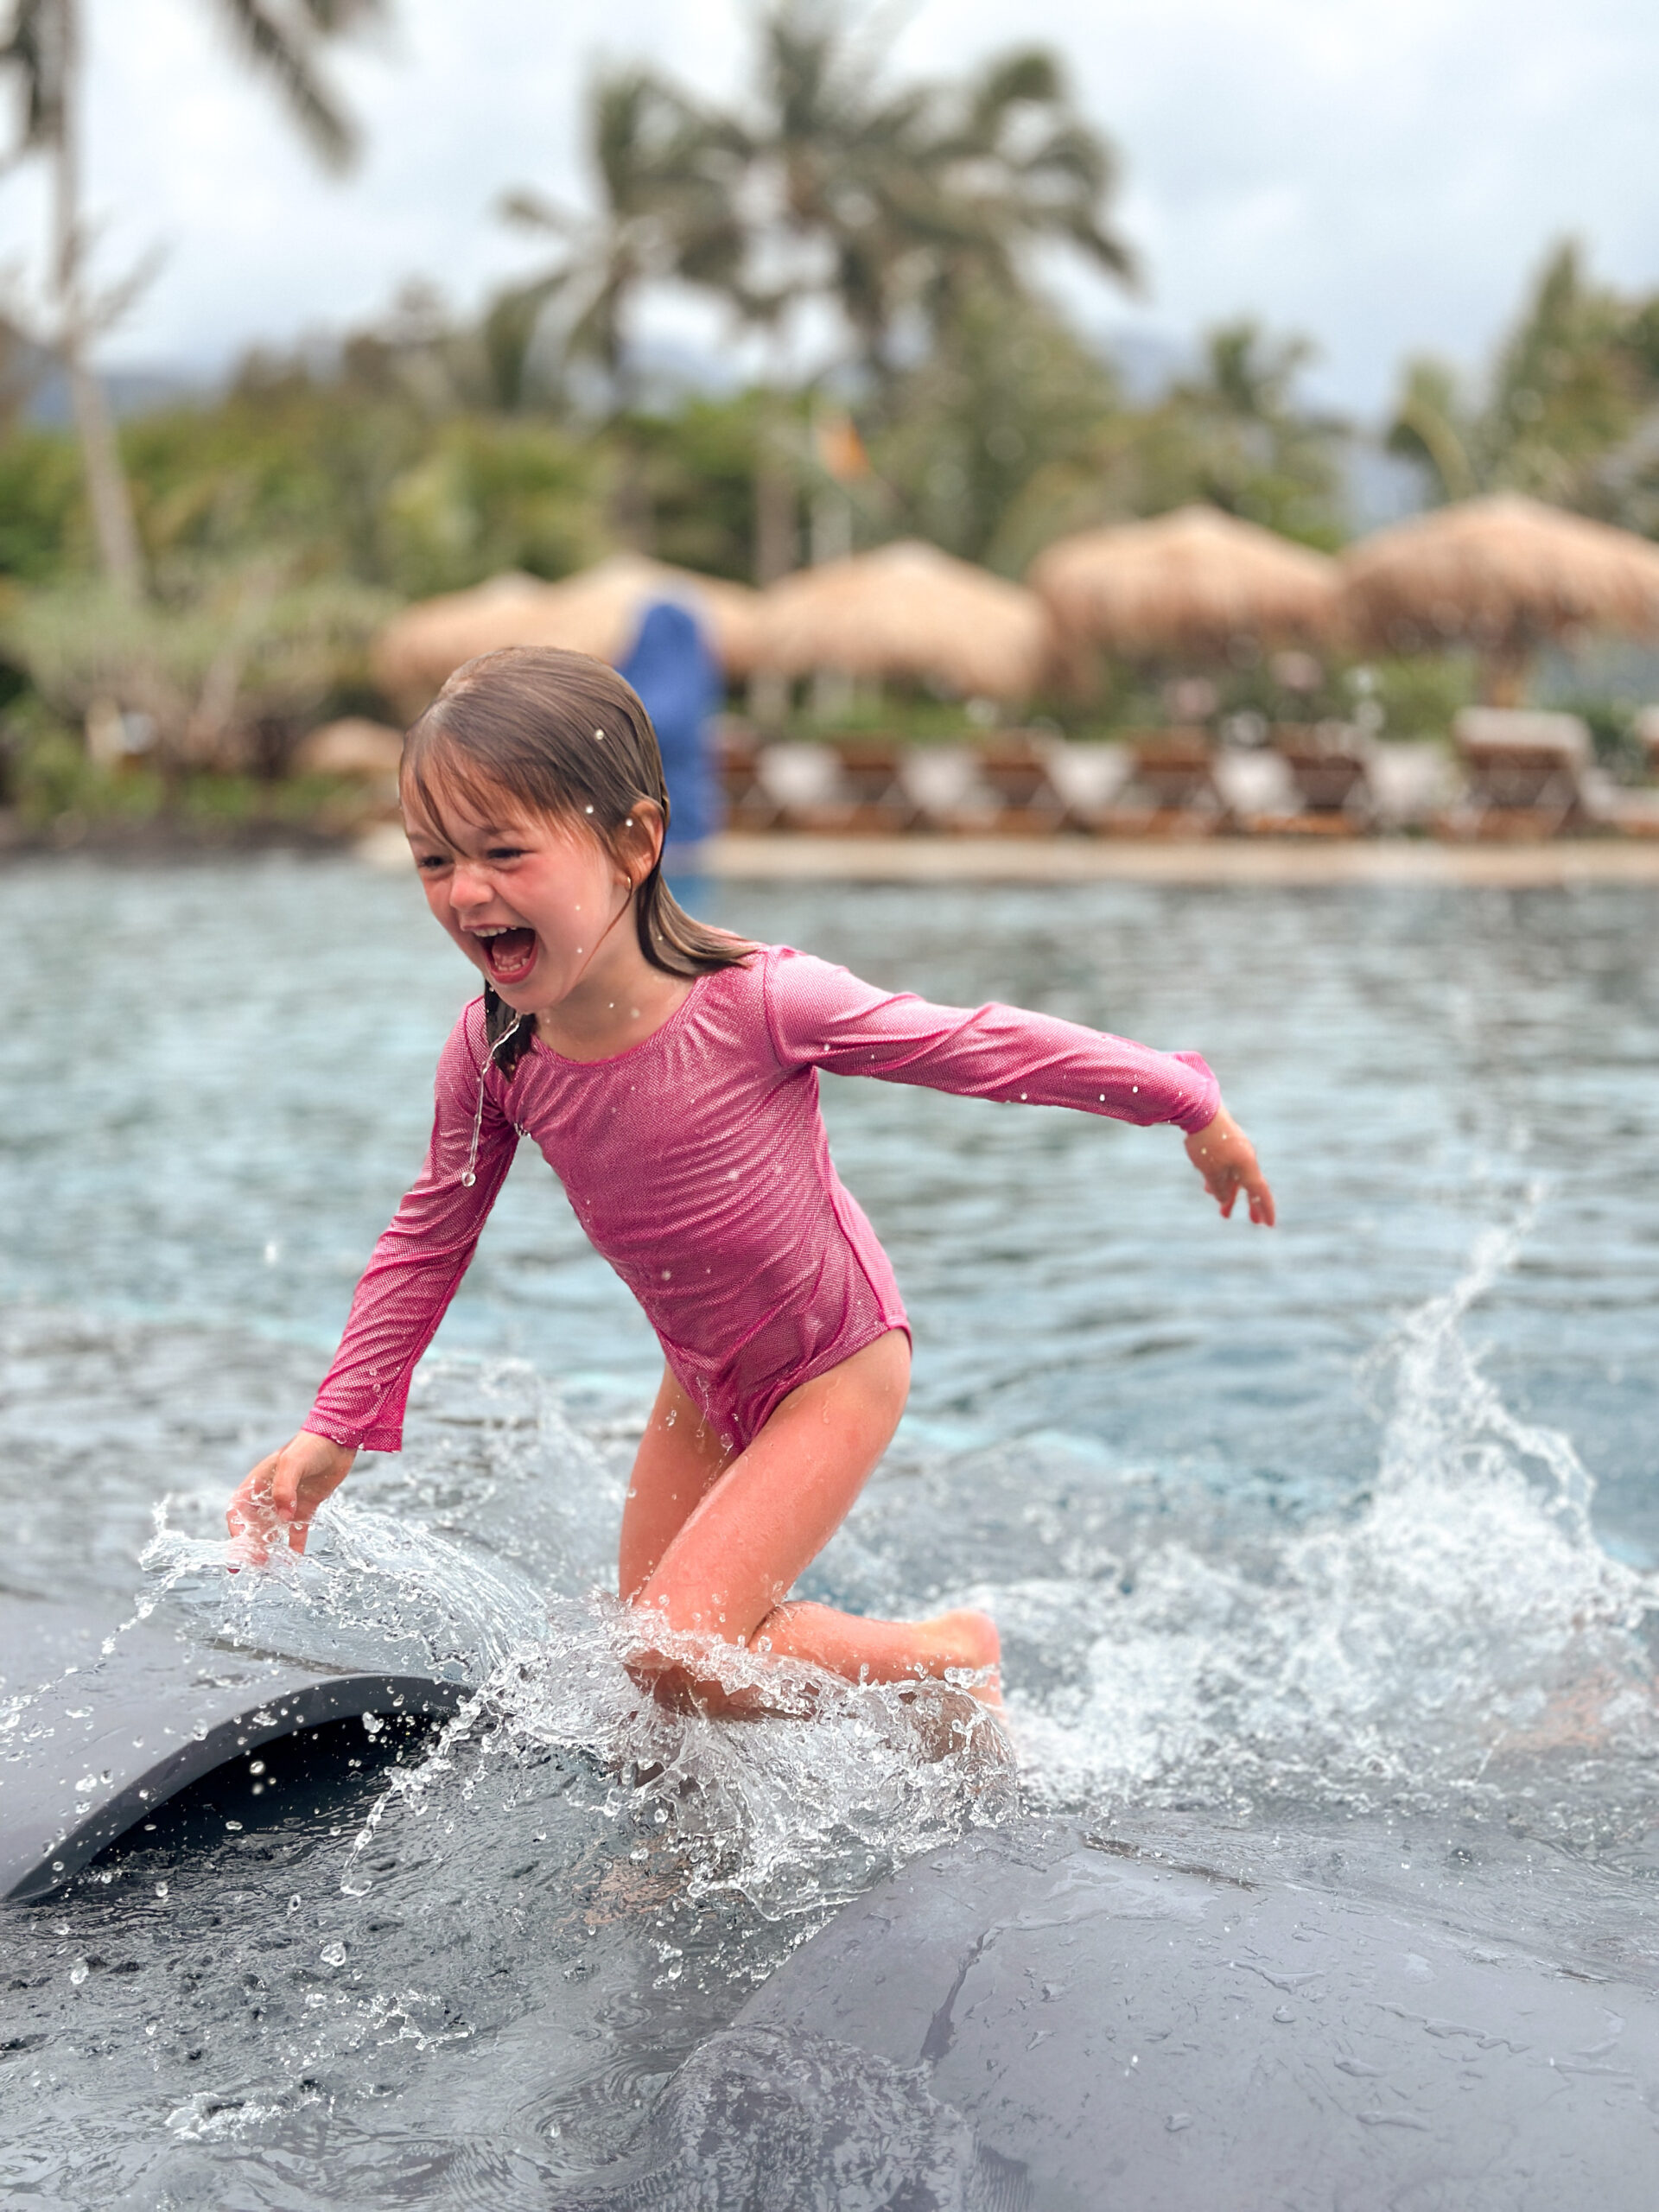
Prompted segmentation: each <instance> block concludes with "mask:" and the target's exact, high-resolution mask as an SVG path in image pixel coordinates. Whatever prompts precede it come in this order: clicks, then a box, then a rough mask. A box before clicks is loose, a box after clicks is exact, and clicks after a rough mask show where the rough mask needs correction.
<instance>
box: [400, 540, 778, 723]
mask: <svg viewBox="0 0 1659 2212" xmlns="http://www.w3.org/2000/svg"><path fill="white" fill-rule="evenodd" d="M659 599H667V600H673V601H677V603H678V604H680V605H682V606H684V607H690V609H691V611H692V612H693V613H695V614H696V615H697V616H698V617H699V618H700V619H701V620H702V626H703V629H704V632H705V633H706V635H707V637H708V639H709V645H710V646H711V647H712V649H713V651H714V653H715V658H717V659H718V660H719V661H720V662H721V665H722V666H723V667H724V668H725V669H726V670H727V671H728V673H730V674H732V675H742V674H744V673H746V672H747V670H748V669H749V667H750V666H751V665H752V664H753V652H754V637H755V627H756V607H757V605H758V601H759V594H757V593H755V592H752V591H750V590H748V589H747V588H746V587H745V586H744V585H742V584H734V583H727V582H724V581H723V580H721V578H719V577H715V576H700V575H695V574H693V572H692V571H691V570H690V569H673V568H670V567H668V566H667V565H666V564H665V563H663V562H660V561H647V560H645V558H644V557H643V556H641V555H639V554H637V553H619V554H616V555H614V556H613V557H612V558H611V559H610V560H608V561H601V563H599V564H598V566H597V567H596V568H592V569H583V570H582V573H581V575H575V576H567V577H566V578H565V579H564V581H563V582H562V583H556V584H547V583H543V582H539V581H538V580H537V578H536V577H534V576H524V575H505V576H496V577H493V578H492V580H491V581H490V582H488V583H486V584H480V585H479V586H478V587H477V588H475V589H474V590H472V591H458V592H451V593H449V594H447V595H446V596H445V597H443V598H442V599H428V600H423V601H420V602H419V603H418V604H417V605H416V606H414V607H405V608H404V611H403V613H401V614H397V615H394V616H393V618H392V620H391V621H390V622H388V623H387V625H386V626H385V629H384V630H382V632H380V635H379V637H378V639H376V641H375V649H374V672H375V676H376V677H377V679H378V682H379V683H381V684H382V685H383V686H384V687H385V690H387V691H388V692H390V693H391V695H392V696H394V697H395V698H397V699H399V700H402V701H405V702H413V701H419V702H424V701H425V700H427V699H429V698H430V697H431V696H432V694H433V693H434V692H435V690H437V688H438V686H439V685H440V684H441V683H442V682H443V680H444V678H445V677H447V676H448V675H449V674H450V673H451V671H453V670H454V669H457V668H459V667H460V666H461V663H462V662H463V661H466V660H471V659H473V658H474V656H475V655H477V654H479V653H487V652H494V651H495V649H496V648H497V647H498V646H499V645H563V646H564V647H565V648H566V649H567V650H568V651H569V652H579V653H591V654H592V655H593V656H594V658H595V659H596V660H607V661H610V662H612V663H613V664H614V663H617V662H620V661H621V660H623V659H625V658H626V656H627V652H628V649H629V647H630V646H631V645H632V643H633V640H634V638H635V636H636V634H637V633H638V631H639V620H640V617H641V616H642V615H643V614H644V613H645V609H646V607H649V606H650V605H651V604H652V601H654V600H659Z"/></svg>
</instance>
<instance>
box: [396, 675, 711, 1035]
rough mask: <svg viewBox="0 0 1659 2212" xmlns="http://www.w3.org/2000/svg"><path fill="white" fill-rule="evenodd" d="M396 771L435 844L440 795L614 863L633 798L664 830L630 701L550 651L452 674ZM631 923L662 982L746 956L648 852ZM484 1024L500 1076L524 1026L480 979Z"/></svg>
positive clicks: (605, 678)
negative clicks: (502, 814)
mask: <svg viewBox="0 0 1659 2212" xmlns="http://www.w3.org/2000/svg"><path fill="white" fill-rule="evenodd" d="M400 779H401V780H402V782H403V784H404V788H405V790H407V791H410V793H411V794H412V796H413V797H414V798H416V799H417V800H418V801H419V804H420V809H421V811H422V813H423V815H424V816H425V817H426V818H427V820H428V821H429V823H431V824H432V826H433V828H434V829H436V830H437V831H438V832H439V834H440V835H442V836H447V835H448V833H447V831H446V830H445V828H444V803H445V800H446V799H448V800H449V801H450V802H451V803H453V802H454V800H456V799H459V800H461V801H462V802H463V803H464V804H467V806H469V807H473V808H475V809H477V810H479V811H480V813H482V814H486V815H487V810H488V807H489V804H490V801H491V799H492V798H493V796H494V795H495V794H497V793H499V792H501V791H505V792H506V793H507V794H508V796H509V797H510V798H513V799H516V800H517V801H518V804H520V805H521V806H524V807H526V808H529V809H530V810H531V811H533V812H535V813H538V814H550V815H554V816H556V817H561V818H563V819H567V820H569V821H571V822H574V823H578V824H579V825H581V826H582V827H584V828H586V829H591V830H592V831H593V833H594V836H596V837H597V838H598V839H599V841H600V842H601V844H602V845H604V846H605V847H606V848H607V849H608V850H610V851H612V852H614V853H615V854H616V855H617V856H618V858H619V859H620V857H621V840H622V836H623V833H624V832H625V831H626V829H627V828H628V827H629V824H630V822H631V819H632V815H633V810H634V808H635V806H636V804H638V803H639V801H640V800H642V799H649V800H651V801H652V803H653V804H655V805H656V806H657V807H658V810H660V812H661V814H662V817H663V826H664V829H666V828H667V826H668V785H667V783H666V782H665V780H664V776H663V756H662V753H661V752H660V751H659V749H658V744H657V733H656V731H655V730H654V729H652V726H651V716H650V715H648V714H647V713H646V712H645V708H644V706H643V705H642V704H641V702H640V700H639V695H638V694H637V693H636V692H635V691H634V690H632V687H631V686H630V685H628V684H626V683H624V682H623V681H622V678H621V677H620V676H619V675H618V674H617V673H616V671H615V670H614V669H611V668H607V666H606V665H605V664H604V662H603V661H598V660H590V659H589V658H588V655H587V654H586V653H570V652H560V651H558V650H557V649H556V648H555V647H553V646H550V645H507V646H505V647H503V648H502V649H501V651H499V652H493V653H481V654H480V656H479V658H477V659H476V660H469V661H467V662H466V663H465V664H464V665H463V666H461V667H460V668H458V669H457V670H456V671H455V672H454V675H453V676H452V677H450V678H449V680H448V683H446V684H445V685H444V687H443V689H442V691H440V692H439V694H438V696H437V697H436V698H435V700H434V701H433V702H432V703H431V705H430V706H429V708H428V709H427V710H426V712H425V713H424V714H423V715H422V716H421V717H420V719H419V721H416V723H415V725H414V726H413V728H411V729H410V732H409V734H408V735H407V737H405V739H404V758H403V766H402V768H401V770H400ZM633 918H634V926H635V927H636V929H637V930H638V931H639V950H640V951H641V952H642V953H644V955H645V958H646V959H647V960H648V961H649V962H650V963H651V965H652V967H653V968H658V969H661V970H662V971H663V973H664V975H669V976H706V975H709V974H710V973H712V972H713V970H715V969H717V968H736V967H740V966H741V964H742V963H743V962H744V961H745V960H747V959H748V958H749V957H750V956H751V954H752V953H753V950H754V947H753V945H752V944H748V943H747V942H746V940H745V939H743V938H737V937H734V936H732V935H731V933H730V932H729V931H726V930H716V929H711V928H710V927H709V925H708V924H707V923H706V922H699V921H696V920H695V919H694V918H693V917H692V916H691V915H690V914H688V913H687V912H686V911H685V909H684V908H683V906H681V905H680V903H679V901H678V900H677V899H676V898H675V897H674V894H673V893H672V892H671V891H670V889H669V888H668V886H667V885H666V884H665V883H664V881H663V876H662V855H661V853H660V852H659V853H658V857H657V860H656V861H655V863H654V864H653V866H652V870H651V873H650V874H649V875H647V876H646V877H645V880H644V881H643V882H642V883H641V884H640V885H639V888H638V889H637V891H636V892H635V893H634V906H633ZM484 1020H485V1033H486V1037H487V1039H488V1040H489V1043H490V1046H491V1047H492V1053H491V1057H492V1058H493V1060H494V1061H495V1064H496V1065H497V1066H498V1067H499V1068H500V1069H502V1070H503V1071H505V1072H507V1073H511V1071H512V1069H513V1067H514V1066H515V1065H517V1063H518V1060H519V1058H521V1057H522V1055H523V1054H524V1052H527V1051H528V1050H529V1049H530V1045H531V1039H532V1037H533V1035H534V1032H535V1025H534V1023H533V1022H530V1021H525V1020H520V1018H519V1017H518V1014H516V1013H515V1012H514V1011H513V1009H512V1007H510V1006H508V1005H507V1004H506V1003H505V1001H503V1000H502V999H500V998H499V997H498V996H497V995H496V993H495V991H494V990H493V988H492V987H491V985H490V984H489V983H488V982H486V984H485V986H484Z"/></svg>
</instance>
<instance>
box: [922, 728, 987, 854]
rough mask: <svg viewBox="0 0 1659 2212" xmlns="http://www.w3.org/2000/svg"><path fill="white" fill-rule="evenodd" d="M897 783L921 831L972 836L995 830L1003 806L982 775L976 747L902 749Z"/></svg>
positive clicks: (931, 746) (955, 746) (945, 746)
mask: <svg viewBox="0 0 1659 2212" xmlns="http://www.w3.org/2000/svg"><path fill="white" fill-rule="evenodd" d="M899 785H900V787H901V788H902V790H903V791H904V794H905V797H906V798H907V799H908V800H909V801H910V803H911V804H912V806H913V807H914V809H915V810H916V826H917V828H918V829H939V830H944V831H947V832H954V833H955V834H957V835H958V836H961V835H964V834H965V835H969V836H971V835H973V834H974V833H975V832H976V831H977V832H985V831H988V830H993V829H995V828H996V827H997V826H998V823H999V822H1000V820H1001V813H1002V804H1001V800H1000V798H998V797H997V794H996V793H995V791H993V790H992V789H991V787H990V785H988V783H987V782H986V781H985V779H984V777H983V776H982V774H981V772H980V752H979V747H977V746H976V745H909V746H906V747H905V749H904V752H903V753H901V754H900V756H899Z"/></svg>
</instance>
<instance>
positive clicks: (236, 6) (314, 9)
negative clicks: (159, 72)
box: [217, 0, 382, 169]
mask: <svg viewBox="0 0 1659 2212" xmlns="http://www.w3.org/2000/svg"><path fill="white" fill-rule="evenodd" d="M217 6H218V11H219V16H220V18H221V19H222V21H223V22H224V23H225V26H226V29H227V30H228V31H229V32H230V34H231V36H232V39H233V40H234V41H235V42H236V44H237V45H238V46H239V47H240V48H241V49H242V52H243V54H245V57H246V59H247V60H249V61H250V62H251V64H252V65H253V67H255V68H256V69H257V70H258V71H259V72H260V73H262V74H264V76H267V77H269V78H270V79H271V81H272V82H273V83H274V84H275V85H276V86H277V90H278V92H280V93H281V94H282V96H283V101H284V102H285V104H286V105H287V107H288V110H289V114H290V115H291V116H292V117H293V118H294V120H295V122H296V124H298V125H299V127H300V129H301V130H302V132H303V133H304V135H305V137H307V138H308V140H309V141H310V143H311V145H312V147H313V149H315V152H316V153H317V155H318V156H320V158H321V160H322V161H323V162H326V163H327V166H328V167H329V168H334V169H343V168H346V167H348V166H349V164H350V163H351V162H352V161H353V158H354V156H355V155H356V153H357V149H358V137H357V130H356V127H355V125H354V124H353V122H352V120H351V118H349V117H348V116H347V114H346V111H345V110H344V109H343V108H342V107H341V106H340V102H339V100H338V99H336V98H335V95H334V92H333V90H332V88H331V87H330V86H329V85H328V83H327V80H326V79H324V78H323V77H322V76H321V74H320V73H319V72H318V70H317V68H316V67H315V60H314V56H313V49H314V48H315V46H316V44H317V43H318V41H321V40H322V39H324V38H327V37H332V36H334V35H335V34H336V33H337V32H339V31H341V30H345V29H351V28H354V27H355V26H356V25H357V24H358V23H359V22H366V21H368V20H370V19H371V18H372V17H375V16H378V15H380V14H381V12H382V9H381V5H380V0H299V7H300V16H299V20H298V21H297V22H296V21H294V20H293V19H292V17H291V16H290V14H289V11H288V10H281V11H280V12H279V10H277V9H276V8H274V7H272V6H271V5H270V0H217Z"/></svg>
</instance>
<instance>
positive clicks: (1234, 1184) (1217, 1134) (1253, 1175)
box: [1186, 1107, 1274, 1229]
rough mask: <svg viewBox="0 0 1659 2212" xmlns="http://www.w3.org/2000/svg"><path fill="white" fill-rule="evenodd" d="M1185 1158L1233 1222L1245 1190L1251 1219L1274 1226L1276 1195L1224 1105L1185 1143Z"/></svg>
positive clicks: (1228, 1218)
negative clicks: (1274, 1195)
mask: <svg viewBox="0 0 1659 2212" xmlns="http://www.w3.org/2000/svg"><path fill="white" fill-rule="evenodd" d="M1186 1156H1187V1158H1188V1159H1189V1160H1191V1161H1192V1165H1193V1166H1195V1167H1196V1168H1197V1169H1198V1173H1199V1174H1200V1175H1202V1176H1203V1178H1204V1187H1205V1190H1206V1191H1208V1192H1209V1193H1210V1195H1211V1198H1213V1199H1214V1200H1215V1202H1216V1204H1217V1205H1218V1206H1219V1207H1220V1208H1221V1217H1222V1219H1223V1220H1224V1221H1230V1220H1231V1219H1232V1216H1233V1208H1234V1206H1235V1205H1236V1204H1237V1202H1238V1194H1239V1192H1241V1191H1243V1192H1244V1194H1245V1196H1246V1198H1248V1199H1249V1207H1250V1219H1251V1220H1252V1221H1255V1222H1259V1223H1260V1224H1261V1225H1262V1228H1263V1229H1271V1228H1272V1227H1273V1224H1274V1210H1273V1192H1271V1191H1270V1190H1269V1189H1268V1179H1267V1177H1266V1176H1265V1175H1264V1174H1263V1173H1262V1169H1261V1166H1260V1165H1259V1164H1258V1162H1257V1160H1256V1157H1255V1146H1254V1145H1253V1144H1252V1143H1251V1142H1250V1141H1249V1137H1247V1136H1246V1135H1245V1134H1244V1132H1243V1129H1241V1128H1239V1126H1238V1123H1237V1122H1236V1121H1235V1120H1234V1119H1233V1117H1232V1116H1231V1115H1230V1113H1229V1112H1228V1111H1227V1109H1226V1108H1225V1107H1222V1108H1221V1109H1220V1110H1219V1111H1218V1113H1217V1116H1216V1118H1215V1120H1214V1121H1213V1122H1210V1123H1209V1125H1208V1126H1207V1127H1206V1128H1202V1129H1196V1130H1194V1132H1193V1133H1192V1135H1191V1136H1190V1137H1188V1139H1187V1141H1186Z"/></svg>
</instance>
